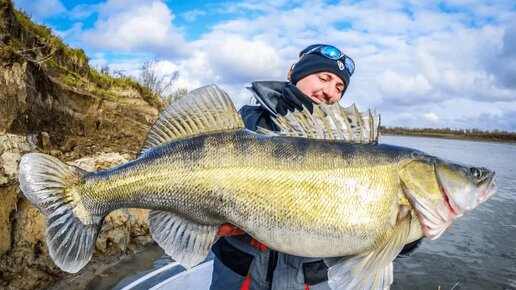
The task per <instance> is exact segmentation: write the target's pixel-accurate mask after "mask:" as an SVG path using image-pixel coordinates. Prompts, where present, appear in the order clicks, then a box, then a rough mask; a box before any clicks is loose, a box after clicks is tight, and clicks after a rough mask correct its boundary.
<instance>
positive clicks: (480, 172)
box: [469, 167, 482, 179]
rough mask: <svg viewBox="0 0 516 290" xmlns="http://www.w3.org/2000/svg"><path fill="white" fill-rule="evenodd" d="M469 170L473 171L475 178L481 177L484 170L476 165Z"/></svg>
mask: <svg viewBox="0 0 516 290" xmlns="http://www.w3.org/2000/svg"><path fill="white" fill-rule="evenodd" d="M469 172H471V174H472V175H473V177H475V178H477V179H478V178H481V177H482V170H480V169H478V168H476V167H471V168H470V169H469Z"/></svg>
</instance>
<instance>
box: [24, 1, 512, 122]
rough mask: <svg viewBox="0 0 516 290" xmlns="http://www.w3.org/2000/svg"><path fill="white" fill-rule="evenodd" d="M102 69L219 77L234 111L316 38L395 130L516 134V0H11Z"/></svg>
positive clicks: (356, 98) (183, 82)
mask: <svg viewBox="0 0 516 290" xmlns="http://www.w3.org/2000/svg"><path fill="white" fill-rule="evenodd" d="M14 5H15V7H16V8H18V9H22V10H24V11H26V12H27V13H28V14H29V15H31V17H32V18H33V20H35V21H36V22H38V23H40V24H45V25H47V26H48V27H50V28H51V29H52V30H53V31H54V33H56V34H57V35H59V36H60V37H61V38H62V39H63V40H64V41H65V43H67V44H68V45H70V46H71V47H74V48H82V49H84V51H85V52H86V54H87V56H88V57H89V59H90V65H91V66H93V67H95V68H101V67H105V66H108V67H109V68H110V70H111V71H120V72H123V73H124V74H126V75H133V76H137V75H138V72H139V69H140V68H141V65H142V63H143V62H145V61H149V60H156V61H158V68H159V70H160V72H162V73H163V74H164V75H167V74H171V73H173V72H175V71H177V72H179V79H178V80H177V81H176V87H177V88H187V89H189V90H191V89H195V88H197V87H200V86H203V85H207V84H212V83H215V84H217V85H219V86H220V87H221V88H223V89H224V90H226V91H227V92H228V94H229V95H230V97H231V98H232V99H233V101H234V103H235V105H236V106H237V108H238V107H240V106H242V105H245V104H248V103H250V101H251V95H250V93H249V92H248V90H247V89H246V88H245V87H247V86H249V85H250V83H251V82H252V81H258V80H280V81H286V76H287V72H288V70H289V68H290V66H291V65H292V64H293V63H295V62H296V61H297V59H298V53H299V51H301V50H302V49H304V48H305V47H306V46H308V45H310V44H314V43H326V44H332V45H335V46H336V47H338V48H340V49H341V50H342V51H343V52H345V53H346V54H347V55H349V56H350V57H351V58H353V60H354V61H355V64H356V71H355V73H354V75H353V76H352V77H351V81H350V85H349V88H348V90H347V91H346V94H345V95H344V96H343V98H342V100H341V101H340V104H341V105H342V106H349V105H350V104H352V103H355V104H356V105H357V106H358V108H359V109H360V110H367V109H368V108H370V109H372V110H376V112H378V113H380V114H381V117H382V124H383V125H385V126H389V127H394V126H401V127H412V128H414V127H430V128H452V129H473V128H477V129H481V130H495V129H498V130H505V131H511V132H516V1H507V0H500V1H478V0H441V1H416V0H404V1H396V0H393V1H380V0H378V1H297V0H296V1H285V0H276V1H269V0H242V1H210V0H206V1H199V0H190V1H172V0H161V1H160V0H156V1H151V0H149V1H146V0H107V1H106V0H104V1H100V0H77V1H71V0H45V1H34V0H14Z"/></svg>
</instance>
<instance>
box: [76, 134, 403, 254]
mask: <svg viewBox="0 0 516 290" xmlns="http://www.w3.org/2000/svg"><path fill="white" fill-rule="evenodd" d="M395 148H396V147H387V146H375V147H367V146H360V145H351V144H347V143H342V142H340V143H339V142H328V141H324V140H322V141H317V142H312V141H310V140H308V139H285V138H278V137H264V136H261V135H258V134H255V133H252V132H249V131H244V130H242V131H236V132H231V133H227V132H224V133H217V134H211V135H207V136H200V137H194V138H190V139H186V140H181V141H177V142H173V143H171V144H168V145H167V146H165V147H163V148H157V149H155V150H151V151H149V152H147V153H146V154H145V155H143V156H141V157H140V158H139V159H136V160H135V161H133V162H130V163H128V164H125V165H122V166H120V167H119V168H114V169H111V170H108V171H106V172H98V173H92V174H90V175H87V176H85V177H84V183H83V184H82V185H81V187H80V188H78V190H79V191H84V192H85V194H84V195H83V200H84V202H85V204H87V206H86V207H87V209H88V210H90V211H91V212H93V213H95V214H96V215H97V216H99V217H101V216H104V215H106V214H107V213H108V212H111V211H112V210H114V209H117V208H124V207H142V208H152V209H159V210H167V211H173V212H177V213H180V214H181V215H182V216H184V217H188V218H189V219H192V220H193V221H196V222H199V223H202V224H214V225H216V224H220V223H221V222H223V221H228V222H231V223H233V224H235V225H238V226H241V227H242V228H249V229H254V230H251V231H250V233H251V234H253V235H254V236H255V237H257V238H259V239H260V240H262V241H264V242H267V243H268V244H270V245H271V246H276V247H277V248H281V249H283V250H286V251H288V252H293V253H295V254H298V255H305V256H338V255H345V254H350V253H353V251H356V249H355V248H356V247H358V245H364V244H366V245H367V244H368V243H369V246H371V243H372V242H376V240H377V239H378V238H379V236H380V235H382V234H383V232H382V231H383V228H385V226H386V225H384V224H378V223H371V221H378V222H381V221H389V220H390V218H389V217H386V216H390V215H392V214H393V213H392V209H391V207H392V206H393V204H394V203H395V202H396V201H397V198H396V196H397V194H398V191H399V186H398V184H397V175H396V174H395V172H396V170H395V169H396V168H397V167H399V166H400V164H402V162H401V161H400V153H403V154H404V155H406V156H410V154H409V153H408V152H403V151H401V152H396V153H397V154H395V153H394V152H395ZM381 149H383V150H381ZM371 150H373V151H376V152H374V153H371V152H370V151H371ZM249 153H252V154H249ZM343 156H344V157H345V158H344V157H343ZM348 159H349V160H348ZM405 162H406V161H405ZM393 169H394V170H393ZM378 172H380V173H378ZM372 175H373V176H382V177H383V178H382V179H371V178H370V176H372ZM214 188H216V189H217V190H214ZM371 192H376V193H377V194H371ZM342 199H348V200H352V201H353V202H348V203H342V202H339V201H340V200H342ZM357 217H360V218H357ZM356 227H359V228H362V229H363V230H361V231H356ZM314 228H315V229H317V230H314ZM286 229H290V232H291V235H290V236H286V235H285V231H286ZM356 232H369V236H368V237H365V238H366V239H367V241H366V240H362V239H357V237H356V234H355V233H356ZM279 233H283V234H282V235H280V234H279ZM301 237H303V238H304V239H308V240H311V241H315V240H317V242H313V243H311V244H313V245H314V246H313V247H310V249H301V250H299V251H298V250H297V248H298V247H297V246H295V245H294V242H295V241H297V240H298V239H299V238H301ZM324 238H326V239H328V241H323V239H324ZM343 239H348V240H353V243H349V242H348V244H349V245H350V247H349V248H347V249H343V248H342V247H337V245H338V244H340V243H342V241H343ZM285 240H291V241H292V242H291V243H290V246H283V245H284V244H285ZM321 242H322V243H324V244H326V245H328V246H331V247H321V246H320V244H321ZM365 242H366V243H365ZM355 244H356V246H355V248H354V247H353V245H355Z"/></svg>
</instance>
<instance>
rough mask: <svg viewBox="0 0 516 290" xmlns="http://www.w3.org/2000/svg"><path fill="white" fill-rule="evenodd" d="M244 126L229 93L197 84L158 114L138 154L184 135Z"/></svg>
mask: <svg viewBox="0 0 516 290" xmlns="http://www.w3.org/2000/svg"><path fill="white" fill-rule="evenodd" d="M241 128H244V124H243V122H242V118H241V117H240V115H239V114H238V112H237V110H236V109H235V106H234V105H233V102H231V99H230V98H229V96H228V95H227V94H226V92H224V91H223V90H221V89H220V88H218V87H217V86H216V85H209V86H204V87H200V88H198V89H195V90H193V91H191V92H190V93H188V94H187V95H185V96H183V97H181V98H179V99H176V100H174V101H173V102H172V103H171V104H170V105H169V106H168V107H167V108H165V110H164V111H163V112H162V113H161V115H160V116H159V118H158V119H157V120H156V122H155V123H154V125H153V126H152V128H151V129H150V131H149V133H148V134H147V139H146V140H145V142H144V143H143V147H142V150H141V152H140V153H143V152H145V151H147V150H149V149H150V148H153V147H157V146H159V145H162V144H164V143H167V142H170V141H174V140H178V139H181V138H185V137H192V136H197V135H202V134H206V133H210V132H217V131H222V130H232V129H241Z"/></svg>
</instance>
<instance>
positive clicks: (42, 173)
mask: <svg viewBox="0 0 516 290" xmlns="http://www.w3.org/2000/svg"><path fill="white" fill-rule="evenodd" d="M86 174H88V172H87V171H85V170H82V169H80V168H78V167H75V166H72V165H68V164H66V163H64V162H62V161H60V160H59V159H57V158H54V157H52V156H49V155H45V154H40V153H29V154H25V155H23V156H22V158H21V161H20V172H19V177H18V178H19V181H20V189H21V190H22V192H23V194H24V195H25V197H27V199H29V200H30V201H31V202H32V204H33V205H34V206H36V207H37V208H38V209H39V210H41V212H42V213H43V214H44V215H45V216H47V221H46V239H47V245H48V249H49V254H50V257H52V260H54V262H55V264H56V265H57V266H58V267H59V268H61V269H62V270H63V271H66V272H69V273H76V272H78V271H79V270H80V269H82V268H83V267H84V265H86V264H87V263H88V262H89V260H90V259H91V256H92V254H93V250H94V249H95V240H96V239H97V235H98V232H99V229H100V226H101V223H102V219H103V218H102V217H101V218H98V217H93V215H92V214H91V213H90V212H89V211H88V210H87V209H86V208H85V207H84V204H83V202H82V201H81V195H80V192H79V189H78V185H80V184H81V182H82V181H81V179H82V177H83V176H84V175H86Z"/></svg>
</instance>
